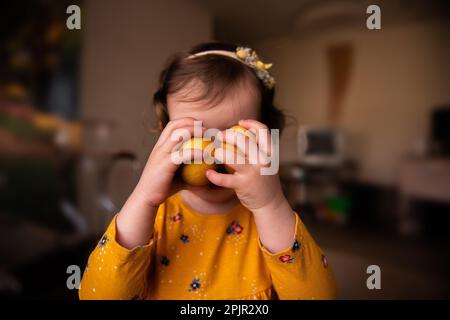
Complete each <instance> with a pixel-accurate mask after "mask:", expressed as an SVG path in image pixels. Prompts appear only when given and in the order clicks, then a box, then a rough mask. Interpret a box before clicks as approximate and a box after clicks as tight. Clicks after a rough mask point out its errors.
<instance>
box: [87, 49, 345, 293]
mask: <svg viewBox="0 0 450 320" xmlns="http://www.w3.org/2000/svg"><path fill="white" fill-rule="evenodd" d="M269 67H270V66H269V65H267V64H264V63H262V62H261V61H260V60H259V59H258V57H257V55H256V53H255V52H254V51H252V50H251V49H249V48H242V47H237V46H235V45H228V44H223V43H208V44H202V45H198V46H196V47H194V48H193V49H192V50H190V51H189V52H188V53H180V54H178V55H176V56H174V57H173V58H172V59H171V60H170V61H169V63H168V65H167V67H166V68H165V69H164V71H163V72H162V74H161V77H160V84H159V88H158V90H157V91H156V93H155V94H154V105H155V108H156V113H157V115H158V117H159V120H160V124H161V129H162V132H161V135H160V137H159V140H158V141H157V143H156V145H155V147H154V148H153V151H152V152H151V154H150V157H149V159H148V161H147V164H146V166H145V168H144V171H143V173H142V176H141V178H140V180H139V183H138V184H137V186H136V188H135V189H134V191H133V192H132V194H131V195H130V197H129V198H128V200H127V201H126V203H125V205H124V206H123V208H122V210H121V211H120V213H118V214H117V216H116V217H115V218H114V219H113V220H112V222H111V224H110V226H109V227H108V229H107V230H106V232H105V234H104V236H103V237H102V238H101V240H100V242H99V243H98V245H97V246H96V248H95V250H94V251H93V252H92V253H91V255H90V257H89V261H88V265H87V267H86V270H85V272H84V275H83V280H82V282H81V285H80V290H79V295H80V298H81V299H261V300H263V299H276V298H278V299H332V298H335V295H336V287H335V281H334V277H333V275H332V271H331V270H330V266H329V265H328V262H327V259H326V257H325V255H324V254H323V252H322V251H321V249H320V248H319V247H318V246H317V244H316V243H315V242H314V240H313V238H312V237H311V235H310V234H309V233H308V231H307V230H306V228H305V226H304V225H303V223H302V222H301V220H300V218H299V216H298V215H297V214H296V213H295V212H293V210H292V208H291V207H290V206H289V204H288V202H287V200H286V198H285V197H284V195H283V192H282V188H281V185H280V181H279V177H278V175H262V174H261V172H260V168H261V166H263V165H262V164H259V163H256V164H255V163H254V164H230V165H229V166H230V167H231V168H232V170H233V171H234V172H233V173H226V172H217V171H215V170H208V171H207V172H206V177H207V179H208V180H209V181H210V184H209V185H208V186H205V187H190V186H187V185H185V184H183V183H182V182H180V181H179V179H178V178H177V174H176V171H177V169H178V165H176V164H174V162H173V161H172V159H171V153H172V151H173V149H174V147H175V146H176V145H177V144H178V143H179V142H178V141H173V139H171V135H172V134H173V132H174V131H175V130H177V129H186V130H189V132H191V133H193V131H194V121H196V120H201V121H202V124H203V127H205V128H217V129H219V130H225V129H227V128H230V127H232V126H234V125H237V124H239V125H240V126H242V127H244V128H246V129H249V130H256V131H257V130H259V129H267V128H268V129H281V128H282V127H283V124H284V121H283V120H284V118H283V115H282V113H281V112H280V111H279V110H278V109H276V108H275V107H274V105H273V98H274V79H273V77H271V76H270V74H269V73H268V71H267V69H268V68H269ZM269 141H270V140H269ZM258 142H260V141H258V140H257V141H256V143H257V144H258V148H259V151H260V152H265V153H266V154H267V153H268V152H269V151H268V148H267V146H266V147H264V146H263V145H262V144H261V143H258ZM216 151H217V150H216ZM215 154H217V157H219V154H220V153H219V152H216V153H215ZM222 160H223V159H222Z"/></svg>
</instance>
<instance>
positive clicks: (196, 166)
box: [180, 138, 217, 186]
mask: <svg viewBox="0 0 450 320" xmlns="http://www.w3.org/2000/svg"><path fill="white" fill-rule="evenodd" d="M211 143H213V142H211V141H210V140H205V139H202V138H192V139H191V140H188V141H186V142H185V143H184V144H183V145H182V146H181V149H182V150H188V149H196V150H202V151H204V150H205V149H206V148H207V147H208V146H209V145H210V144H211ZM211 147H212V146H211ZM216 168H217V165H216V164H215V163H212V164H208V163H205V162H202V163H189V164H183V165H182V166H181V169H180V170H181V177H182V179H183V181H184V182H186V183H187V184H189V185H191V186H206V185H207V184H208V183H209V180H208V178H206V171H207V170H209V169H213V170H215V169H216Z"/></svg>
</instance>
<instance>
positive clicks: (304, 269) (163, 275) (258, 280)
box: [79, 194, 336, 300]
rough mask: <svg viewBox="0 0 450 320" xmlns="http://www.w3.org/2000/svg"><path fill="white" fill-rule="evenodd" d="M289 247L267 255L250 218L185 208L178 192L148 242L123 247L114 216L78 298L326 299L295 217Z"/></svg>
mask: <svg viewBox="0 0 450 320" xmlns="http://www.w3.org/2000/svg"><path fill="white" fill-rule="evenodd" d="M295 216H296V234H295V238H294V239H293V241H292V245H291V246H290V247H289V248H286V249H285V250H283V251H281V252H278V253H275V254H272V253H270V252H269V251H267V250H266V249H265V248H264V247H263V246H262V244H261V242H260V241H259V237H258V231H257V229H256V225H255V222H254V219H253V215H252V213H251V212H250V211H249V210H247V209H246V208H245V207H244V206H242V205H238V206H236V207H235V208H234V209H232V210H231V211H230V212H228V213H225V214H202V213H200V212H198V211H195V210H193V209H192V208H191V207H190V206H189V205H188V204H187V203H186V202H184V200H183V199H182V197H181V195H180V194H175V195H174V196H172V197H170V198H169V199H167V200H166V201H165V202H164V203H163V204H162V205H161V206H160V207H159V209H158V212H157V215H156V219H155V229H154V235H153V238H152V240H150V242H149V243H148V244H147V245H145V246H140V247H136V248H134V249H132V250H128V249H126V248H124V247H122V246H121V245H120V244H119V243H118V242H117V241H116V239H115V238H116V236H115V235H116V218H114V219H113V221H112V222H111V224H110V226H109V227H108V229H107V230H106V232H105V234H104V235H103V237H102V238H101V240H100V242H99V243H98V244H97V246H96V248H95V249H94V251H93V252H92V253H91V255H90V257H89V260H88V264H87V266H86V269H85V272H84V274H83V279H82V281H81V284H80V288H79V297H80V299H258V300H266V299H333V298H335V296H336V285H335V280H334V277H333V273H332V271H331V268H330V266H329V265H328V262H327V259H326V257H325V255H324V254H323V252H322V251H321V250H320V248H319V247H318V246H317V244H316V243H315V242H314V240H313V239H312V237H311V235H310V234H309V233H308V231H307V230H306V228H305V226H304V225H303V223H302V222H301V220H300V218H299V217H298V215H297V214H296V215H295Z"/></svg>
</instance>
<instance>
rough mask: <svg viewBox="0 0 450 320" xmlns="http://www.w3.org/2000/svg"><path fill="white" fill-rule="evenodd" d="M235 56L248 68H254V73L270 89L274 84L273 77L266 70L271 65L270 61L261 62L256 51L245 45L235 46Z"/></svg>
mask: <svg viewBox="0 0 450 320" xmlns="http://www.w3.org/2000/svg"><path fill="white" fill-rule="evenodd" d="M236 56H237V57H238V58H239V59H240V60H241V61H242V62H244V63H245V64H246V65H248V66H249V67H250V68H252V69H254V70H255V72H256V75H257V76H258V78H259V79H261V81H262V82H263V83H264V85H265V86H266V87H267V88H269V89H272V88H273V87H274V86H275V79H274V78H273V77H272V76H271V75H270V74H269V71H267V70H269V69H270V68H271V67H272V63H264V62H262V61H261V60H260V59H259V57H258V55H257V54H256V52H255V51H254V50H252V49H250V48H247V47H237V48H236Z"/></svg>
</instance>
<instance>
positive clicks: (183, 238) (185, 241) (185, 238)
mask: <svg viewBox="0 0 450 320" xmlns="http://www.w3.org/2000/svg"><path fill="white" fill-rule="evenodd" d="M180 240H181V241H182V242H183V243H184V244H186V243H188V242H189V237H188V236H187V235H185V234H182V235H181V236H180Z"/></svg>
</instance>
